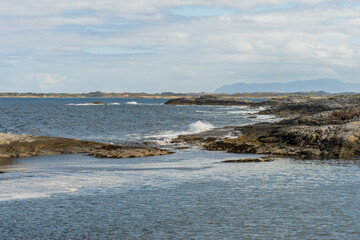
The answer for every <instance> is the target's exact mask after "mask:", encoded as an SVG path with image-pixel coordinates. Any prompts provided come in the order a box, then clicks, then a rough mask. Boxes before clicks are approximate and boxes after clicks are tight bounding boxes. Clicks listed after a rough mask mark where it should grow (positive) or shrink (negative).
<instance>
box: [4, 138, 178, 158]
mask: <svg viewBox="0 0 360 240" xmlns="http://www.w3.org/2000/svg"><path fill="white" fill-rule="evenodd" d="M75 153H85V154H89V155H91V156H95V157H102V158H103V157H109V158H127V157H146V156H157V155H165V154H170V153H171V152H168V151H166V150H160V149H157V148H150V147H128V146H126V147H124V146H116V145H110V144H105V143H98V142H89V141H80V140H75V139H68V138H57V137H42V136H30V135H15V134H6V133H0V158H14V157H30V156H45V155H56V154H75Z"/></svg>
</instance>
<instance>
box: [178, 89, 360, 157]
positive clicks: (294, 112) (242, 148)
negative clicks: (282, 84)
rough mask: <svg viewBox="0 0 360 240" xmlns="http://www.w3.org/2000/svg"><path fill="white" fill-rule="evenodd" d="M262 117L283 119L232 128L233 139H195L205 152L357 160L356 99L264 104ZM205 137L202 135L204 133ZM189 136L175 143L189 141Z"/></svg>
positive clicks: (359, 108) (359, 106)
mask: <svg viewBox="0 0 360 240" xmlns="http://www.w3.org/2000/svg"><path fill="white" fill-rule="evenodd" d="M262 104H264V105H263V106H265V105H267V107H268V109H267V110H265V111H263V112H262V114H277V115H279V116H282V117H284V116H287V118H286V119H284V120H281V121H278V122H275V123H259V124H255V125H248V126H242V127H234V128H233V130H232V131H234V132H236V134H234V135H239V134H238V133H239V132H241V133H242V134H241V135H240V136H238V137H236V138H229V139H220V138H215V139H214V138H209V137H206V136H205V137H203V140H201V136H198V135H197V136H195V137H196V141H197V142H201V144H202V147H203V148H204V149H207V150H218V151H227V152H232V153H256V154H270V155H280V156H291V157H299V158H304V159H330V158H334V159H339V158H342V159H359V158H360V98H359V97H356V96H346V97H343V96H339V97H332V98H326V99H323V98H322V99H313V98H306V97H299V98H284V99H276V100H269V101H265V102H263V103H262ZM205 135H206V134H205ZM191 139H192V137H191V136H180V138H179V139H178V140H183V141H189V140H191Z"/></svg>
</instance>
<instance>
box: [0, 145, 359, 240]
mask: <svg viewBox="0 0 360 240" xmlns="http://www.w3.org/2000/svg"><path fill="white" fill-rule="evenodd" d="M251 156H252V155H248V154H230V153H221V152H208V151H201V150H185V151H179V152H178V153H176V154H173V155H168V156H159V157H148V158H139V159H96V158H92V157H87V156H82V155H61V156H50V157H33V158H24V159H13V160H12V161H10V162H7V163H3V164H2V165H3V166H2V167H1V168H2V170H1V171H5V172H7V173H3V174H0V211H1V215H0V219H1V221H0V222H1V224H0V239H359V238H360V230H359V229H360V218H359V216H360V181H359V180H360V171H359V170H360V169H359V167H360V163H359V162H357V161H339V160H337V161H335V160H333V161H302V160H292V159H281V160H276V161H274V162H265V163H221V161H222V160H226V159H238V158H245V157H251Z"/></svg>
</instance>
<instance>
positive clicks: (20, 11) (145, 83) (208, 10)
mask: <svg viewBox="0 0 360 240" xmlns="http://www.w3.org/2000/svg"><path fill="white" fill-rule="evenodd" d="M359 76H360V2H359V1H358V0H356V1H354V0H342V1H329V0H293V1H287V0H221V1H220V0H213V1H209V0H166V1H164V0H131V1H129V0H127V1H125V0H91V1H86V0H32V1H28V0H12V1H5V0H0V92H69V93H83V92H91V91H104V92H150V93H157V92H164V91H172V92H213V91H214V90H215V89H216V88H218V87H220V86H222V85H225V84H232V83H236V82H246V83H268V82H289V81H295V80H309V79H317V78H337V79H339V80H341V81H343V82H352V83H360V77H359Z"/></svg>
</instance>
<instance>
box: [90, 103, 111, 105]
mask: <svg viewBox="0 0 360 240" xmlns="http://www.w3.org/2000/svg"><path fill="white" fill-rule="evenodd" d="M88 103H89V104H95V105H107V103H104V102H88Z"/></svg>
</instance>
